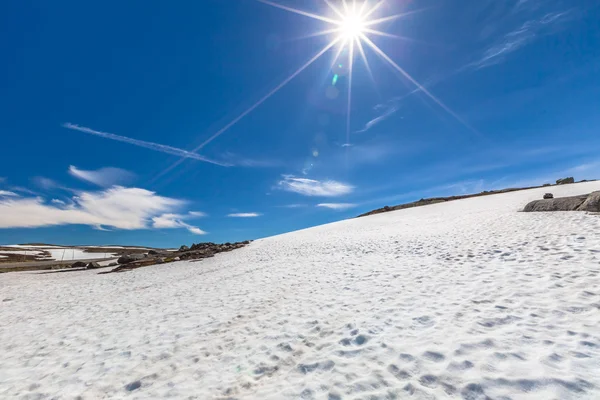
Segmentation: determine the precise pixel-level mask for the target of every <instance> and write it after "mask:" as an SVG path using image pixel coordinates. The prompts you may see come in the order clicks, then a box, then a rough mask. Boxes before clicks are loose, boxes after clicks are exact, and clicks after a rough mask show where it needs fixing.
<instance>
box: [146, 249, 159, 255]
mask: <svg viewBox="0 0 600 400" xmlns="http://www.w3.org/2000/svg"><path fill="white" fill-rule="evenodd" d="M157 254H159V253H158V251H156V250H150V251H148V255H150V256H155V255H157Z"/></svg>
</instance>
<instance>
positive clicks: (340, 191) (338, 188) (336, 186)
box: [277, 175, 354, 197]
mask: <svg viewBox="0 0 600 400" xmlns="http://www.w3.org/2000/svg"><path fill="white" fill-rule="evenodd" d="M277 185H278V187H279V188H280V189H282V190H286V191H288V192H294V193H298V194H301V195H304V196H322V197H335V196H342V195H345V194H348V193H352V191H353V190H354V186H352V185H349V184H347V183H343V182H338V181H334V180H326V181H318V180H315V179H308V178H297V177H295V176H293V175H284V176H283V179H282V180H281V181H279V182H278V184H277Z"/></svg>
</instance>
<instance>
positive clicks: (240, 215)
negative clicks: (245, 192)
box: [227, 212, 262, 218]
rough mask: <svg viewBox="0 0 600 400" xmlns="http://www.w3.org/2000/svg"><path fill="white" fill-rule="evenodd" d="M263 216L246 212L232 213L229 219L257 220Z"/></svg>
mask: <svg viewBox="0 0 600 400" xmlns="http://www.w3.org/2000/svg"><path fill="white" fill-rule="evenodd" d="M261 215H262V214H260V213H255V212H246V213H231V214H227V216H228V217H231V218H255V217H260V216H261Z"/></svg>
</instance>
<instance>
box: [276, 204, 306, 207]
mask: <svg viewBox="0 0 600 400" xmlns="http://www.w3.org/2000/svg"><path fill="white" fill-rule="evenodd" d="M306 206H307V205H306V204H285V205H283V206H278V207H281V208H303V207H306Z"/></svg>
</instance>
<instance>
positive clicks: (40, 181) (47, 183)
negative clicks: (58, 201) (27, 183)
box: [31, 176, 66, 190]
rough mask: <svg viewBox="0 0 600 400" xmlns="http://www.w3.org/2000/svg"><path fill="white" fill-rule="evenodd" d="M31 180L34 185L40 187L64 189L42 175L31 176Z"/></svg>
mask: <svg viewBox="0 0 600 400" xmlns="http://www.w3.org/2000/svg"><path fill="white" fill-rule="evenodd" d="M31 181H32V182H33V183H34V184H35V185H36V186H39V187H41V188H42V189H46V190H52V189H66V188H64V187H63V186H61V185H60V184H58V183H56V182H55V181H53V180H52V179H50V178H45V177H43V176H36V177H33V178H31Z"/></svg>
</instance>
